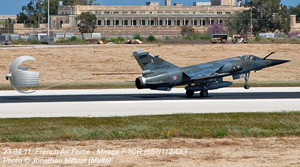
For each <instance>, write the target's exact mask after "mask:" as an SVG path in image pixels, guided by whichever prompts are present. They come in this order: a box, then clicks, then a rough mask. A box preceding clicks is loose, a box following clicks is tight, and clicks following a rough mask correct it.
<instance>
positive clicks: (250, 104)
mask: <svg viewBox="0 0 300 167" xmlns="http://www.w3.org/2000/svg"><path fill="white" fill-rule="evenodd" d="M281 111H300V88H298V87H296V88H295V87H294V88H287V87H282V88H251V89H250V90H244V89H243V88H224V89H219V90H214V91H209V97H206V98H201V97H200V95H199V93H197V92H196V93H195V95H194V97H192V98H188V97H186V95H185V90H184V89H183V88H176V89H173V90H172V91H171V92H161V91H151V90H137V89H102V90H101V89H98V90H41V91H37V92H35V93H33V94H29V95H23V94H19V93H17V92H15V91H0V118H19V117H68V116H71V117H87V116H91V117H107V116H129V115H162V114H174V113H221V112H281Z"/></svg>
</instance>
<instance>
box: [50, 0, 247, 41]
mask: <svg viewBox="0 0 300 167" xmlns="http://www.w3.org/2000/svg"><path fill="white" fill-rule="evenodd" d="M235 2H236V0H211V1H210V2H206V3H201V2H199V3H193V4H194V6H182V3H174V6H171V0H165V4H164V5H165V6H159V3H158V2H147V3H146V5H145V6H100V5H75V6H64V5H60V6H59V7H58V15H52V16H51V25H50V27H51V28H52V29H61V30H63V31H73V32H74V31H75V32H76V33H78V34H79V32H78V28H77V24H78V23H79V22H78V20H77V19H76V17H77V16H78V15H80V14H81V13H82V12H91V13H93V14H95V15H96V16H97V28H96V30H95V32H100V33H102V34H103V35H133V34H136V33H139V34H142V35H150V34H152V35H175V36H176V35H180V30H181V26H183V25H189V26H194V28H195V29H196V30H198V31H206V30H207V29H208V27H209V26H210V25H211V24H213V23H216V22H217V23H224V22H225V20H226V18H228V17H229V16H230V15H231V14H234V13H235V12H239V11H243V10H249V9H248V8H245V7H242V6H240V5H237V6H236V5H235ZM238 4H240V2H239V3H238Z"/></svg>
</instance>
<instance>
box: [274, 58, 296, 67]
mask: <svg viewBox="0 0 300 167" xmlns="http://www.w3.org/2000/svg"><path fill="white" fill-rule="evenodd" d="M269 60H270V61H271V65H270V66H276V65H278V64H283V63H286V62H290V61H291V60H277V59H269Z"/></svg>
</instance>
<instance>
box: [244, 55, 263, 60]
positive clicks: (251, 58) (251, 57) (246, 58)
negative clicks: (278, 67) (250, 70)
mask: <svg viewBox="0 0 300 167" xmlns="http://www.w3.org/2000/svg"><path fill="white" fill-rule="evenodd" d="M242 59H243V60H244V61H248V60H262V58H260V57H257V56H254V55H244V56H242Z"/></svg>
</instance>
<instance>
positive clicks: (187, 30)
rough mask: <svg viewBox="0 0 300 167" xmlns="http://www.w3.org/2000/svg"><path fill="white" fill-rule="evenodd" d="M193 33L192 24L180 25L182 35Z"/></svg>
mask: <svg viewBox="0 0 300 167" xmlns="http://www.w3.org/2000/svg"><path fill="white" fill-rule="evenodd" d="M194 33H195V29H194V28H193V27H192V26H187V25H184V26H182V27H181V35H182V36H183V37H186V36H192V35H193V34H194Z"/></svg>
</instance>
